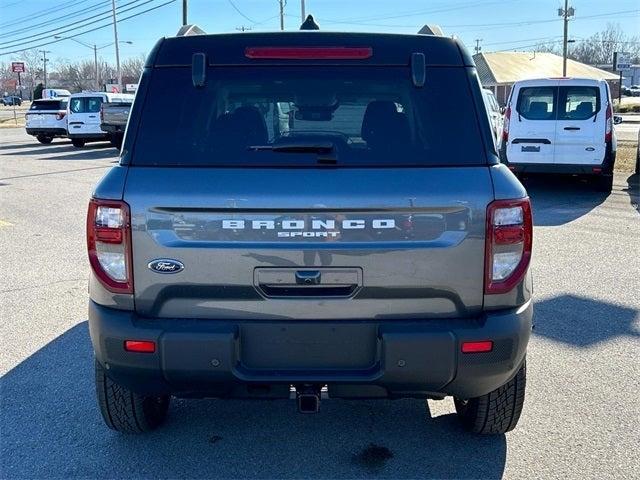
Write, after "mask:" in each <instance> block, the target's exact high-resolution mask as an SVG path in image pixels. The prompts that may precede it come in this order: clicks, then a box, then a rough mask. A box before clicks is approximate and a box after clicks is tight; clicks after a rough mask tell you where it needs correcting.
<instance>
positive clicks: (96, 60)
mask: <svg viewBox="0 0 640 480" xmlns="http://www.w3.org/2000/svg"><path fill="white" fill-rule="evenodd" d="M93 62H94V63H95V66H96V92H99V91H100V73H99V72H98V46H97V45H96V44H95V43H94V44H93Z"/></svg>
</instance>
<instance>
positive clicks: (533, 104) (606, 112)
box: [500, 77, 616, 192]
mask: <svg viewBox="0 0 640 480" xmlns="http://www.w3.org/2000/svg"><path fill="white" fill-rule="evenodd" d="M615 156H616V137H615V132H614V129H613V112H612V108H611V94H610V92H609V86H608V85H607V82H605V81H604V80H593V79H587V78H566V77H563V78H543V79H534V80H522V81H519V82H516V83H515V84H514V85H513V88H512V90H511V95H510V97H509V101H508V102H507V106H506V112H505V116H504V126H503V130H502V139H501V145H500V159H501V161H502V162H503V163H505V164H506V165H507V166H508V167H509V168H510V169H511V170H512V171H514V172H516V173H527V172H530V173H567V174H583V175H591V176H592V177H593V180H594V181H595V183H596V185H597V186H598V188H599V189H600V190H603V191H607V192H610V191H611V186H612V182H613V164H614V162H615Z"/></svg>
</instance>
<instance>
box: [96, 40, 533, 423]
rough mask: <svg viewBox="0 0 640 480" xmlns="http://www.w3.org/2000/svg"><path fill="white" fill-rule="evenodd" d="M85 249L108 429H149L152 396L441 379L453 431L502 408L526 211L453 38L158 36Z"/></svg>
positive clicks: (371, 388) (519, 401)
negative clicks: (456, 422) (176, 98)
mask: <svg viewBox="0 0 640 480" xmlns="http://www.w3.org/2000/svg"><path fill="white" fill-rule="evenodd" d="M175 91H180V92H181V93H180V96H181V100H180V102H177V103H174V104H173V105H172V110H171V111H172V113H171V119H170V121H169V120H168V118H167V115H166V112H167V110H166V100H165V99H166V98H167V96H168V95H169V94H170V92H175ZM87 243H88V252H89V260H90V265H91V277H90V301H89V326H90V333H91V340H92V343H93V348H94V351H95V358H96V362H95V374H96V389H97V396H98V402H99V405H100V409H101V412H102V415H103V417H104V420H105V422H106V424H107V425H108V426H109V427H110V428H113V429H115V430H118V431H121V432H130V433H133V432H143V431H148V430H151V429H154V428H156V427H157V426H159V425H160V424H161V423H162V421H163V420H164V418H165V416H166V414H167V410H168V406H169V401H170V399H171V397H172V396H174V397H182V398H203V397H210V398H265V399H274V398H291V399H295V400H296V403H297V407H298V410H299V411H300V412H303V413H313V412H317V411H318V409H319V407H320V402H321V399H326V398H345V399H361V398H402V397H411V398H421V399H425V398H433V399H441V398H444V397H445V396H453V397H454V399H455V407H456V410H457V413H458V416H459V417H460V420H461V421H462V423H463V424H464V426H465V427H466V428H468V429H469V430H471V431H473V432H477V433H497V434H499V433H504V432H507V431H509V430H511V429H513V428H514V427H515V425H516V423H517V422H518V419H519V417H520V413H521V410H522V407H523V402H524V392H525V377H526V367H525V354H526V349H527V343H528V340H529V336H530V333H531V327H532V303H531V294H532V281H531V276H530V273H529V263H530V258H531V245H532V220H531V207H530V203H529V199H528V197H527V193H526V191H525V190H524V188H523V187H522V185H521V184H520V183H519V182H518V180H517V179H516V178H515V177H514V175H513V174H512V173H511V172H510V171H509V169H508V168H506V167H505V166H504V165H501V164H500V163H499V161H498V157H497V155H496V151H495V149H494V144H493V141H492V136H491V126H490V125H489V121H488V117H487V114H486V111H485V107H484V104H483V99H482V92H481V88H480V85H479V82H478V77H477V74H476V69H475V66H474V63H473V60H472V59H471V57H470V56H469V54H468V53H467V51H466V50H465V49H464V48H463V47H462V46H461V45H460V44H459V42H458V41H457V40H455V39H451V38H444V37H439V36H431V35H386V34H356V33H349V34H336V33H327V32H307V31H300V32H282V33H268V34H265V33H249V34H247V33H243V34H228V35H197V36H186V37H176V38H166V39H162V40H160V41H159V42H158V43H157V44H156V46H155V48H154V49H153V51H152V52H151V54H150V55H149V58H148V59H147V63H146V66H145V68H144V73H143V74H142V77H141V81H140V84H139V89H138V92H137V95H136V98H135V101H134V103H133V106H132V109H131V115H130V118H129V123H128V126H127V130H126V134H125V138H124V143H123V146H122V150H121V156H120V162H119V165H118V166H116V167H114V168H113V169H111V170H110V171H109V172H108V173H107V175H106V176H105V177H104V178H103V179H102V180H101V181H100V183H99V184H98V185H97V187H96V189H95V191H94V193H93V198H92V199H91V201H90V203H89V210H88V218H87ZM416 421H418V419H416Z"/></svg>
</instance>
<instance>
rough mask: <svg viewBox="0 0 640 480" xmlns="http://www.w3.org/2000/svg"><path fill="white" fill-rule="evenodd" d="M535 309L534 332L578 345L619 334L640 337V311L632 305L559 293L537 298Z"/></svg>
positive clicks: (602, 340)
mask: <svg viewBox="0 0 640 480" xmlns="http://www.w3.org/2000/svg"><path fill="white" fill-rule="evenodd" d="M534 312H535V314H534V315H535V316H534V324H535V328H534V330H533V332H534V333H535V334H536V335H540V336H542V337H546V338H549V339H551V340H555V341H557V342H562V343H566V344H570V345H574V346H577V347H582V348H586V347H591V346H593V345H594V344H597V343H600V342H605V341H607V340H610V339H613V338H615V337H619V336H632V337H637V338H640V311H638V310H636V309H634V308H627V307H623V306H620V305H615V304H613V303H608V302H603V301H600V300H593V299H591V298H586V297H578V296H575V295H561V296H558V297H552V298H548V299H545V300H542V301H540V300H538V301H536V303H535V306H534ZM636 322H637V323H636Z"/></svg>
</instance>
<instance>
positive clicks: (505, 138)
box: [502, 107, 511, 142]
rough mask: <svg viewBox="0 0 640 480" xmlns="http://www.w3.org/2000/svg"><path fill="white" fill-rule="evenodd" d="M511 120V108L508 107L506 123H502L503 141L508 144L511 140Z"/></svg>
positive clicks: (505, 114)
mask: <svg viewBox="0 0 640 480" xmlns="http://www.w3.org/2000/svg"><path fill="white" fill-rule="evenodd" d="M510 120H511V107H507V110H506V111H505V112H504V121H503V122H502V141H503V142H507V141H508V140H509V121H510Z"/></svg>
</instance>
